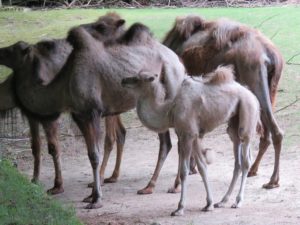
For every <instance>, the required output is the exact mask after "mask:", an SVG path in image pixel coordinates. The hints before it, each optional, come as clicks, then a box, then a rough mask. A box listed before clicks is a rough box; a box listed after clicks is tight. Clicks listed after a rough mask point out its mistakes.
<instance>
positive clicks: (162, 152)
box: [137, 131, 172, 194]
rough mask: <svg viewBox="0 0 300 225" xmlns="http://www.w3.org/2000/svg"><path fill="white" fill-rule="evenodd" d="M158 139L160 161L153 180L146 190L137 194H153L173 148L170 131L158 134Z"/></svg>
mask: <svg viewBox="0 0 300 225" xmlns="http://www.w3.org/2000/svg"><path fill="white" fill-rule="evenodd" d="M158 137H159V142H160V146H159V154H158V160H157V163H156V167H155V171H154V174H153V176H152V177H151V180H150V181H149V183H148V185H147V186H146V187H145V188H143V189H141V190H139V191H138V192H137V193H138V194H152V193H153V190H154V188H155V184H156V181H157V178H158V176H159V173H160V170H161V168H162V166H163V164H164V162H165V160H166V158H167V156H168V153H169V151H170V150H171V148H172V143H171V138H170V132H169V131H167V132H165V133H161V134H158Z"/></svg>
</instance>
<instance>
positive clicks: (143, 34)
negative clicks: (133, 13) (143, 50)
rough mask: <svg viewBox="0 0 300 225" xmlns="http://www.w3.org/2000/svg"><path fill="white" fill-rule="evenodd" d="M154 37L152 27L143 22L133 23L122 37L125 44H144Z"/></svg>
mask: <svg viewBox="0 0 300 225" xmlns="http://www.w3.org/2000/svg"><path fill="white" fill-rule="evenodd" d="M150 39H152V33H151V31H150V29H149V28H148V27H147V26H145V25H144V24H141V23H135V24H133V25H132V26H131V27H130V28H129V29H128V30H127V31H126V32H125V33H124V35H123V36H122V37H121V38H120V42H121V43H123V44H138V43H139V44H143V43H146V42H148V41H149V40H150Z"/></svg>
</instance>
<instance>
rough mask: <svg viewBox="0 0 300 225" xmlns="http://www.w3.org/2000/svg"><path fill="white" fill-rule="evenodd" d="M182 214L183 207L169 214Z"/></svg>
mask: <svg viewBox="0 0 300 225" xmlns="http://www.w3.org/2000/svg"><path fill="white" fill-rule="evenodd" d="M183 214H184V212H183V209H177V210H175V211H174V212H172V213H171V216H182V215H183Z"/></svg>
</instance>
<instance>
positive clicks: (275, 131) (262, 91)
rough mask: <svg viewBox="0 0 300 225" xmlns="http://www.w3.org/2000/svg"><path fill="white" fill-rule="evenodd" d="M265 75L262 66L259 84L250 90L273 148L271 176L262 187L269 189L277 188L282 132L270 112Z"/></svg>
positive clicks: (264, 69)
mask: <svg viewBox="0 0 300 225" xmlns="http://www.w3.org/2000/svg"><path fill="white" fill-rule="evenodd" d="M266 74H267V70H266V68H265V66H262V67H261V70H260V72H259V76H260V81H261V82H256V83H255V86H254V87H253V88H252V90H253V92H254V94H255V95H256V97H257V99H258V100H259V103H260V106H261V111H262V113H261V114H262V120H263V124H264V125H265V126H266V127H268V128H269V130H270V132H271V135H272V141H273V146H274V150H275V163H274V169H273V174H272V176H271V179H270V181H269V183H267V184H264V185H263V187H264V188H267V189H271V188H276V187H279V160H280V153H281V147H282V139H283V132H282V131H281V129H280V127H279V126H278V124H277V122H276V119H275V117H274V115H273V112H272V104H271V100H270V94H269V88H268V83H267V75H266Z"/></svg>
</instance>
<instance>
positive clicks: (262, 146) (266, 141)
mask: <svg viewBox="0 0 300 225" xmlns="http://www.w3.org/2000/svg"><path fill="white" fill-rule="evenodd" d="M270 144H271V137H270V130H269V129H268V128H267V127H264V134H263V137H261V138H260V142H259V151H258V155H257V157H256V159H255V161H254V163H253V165H252V167H251V169H250V171H249V173H248V177H252V176H256V175H257V170H258V167H259V164H260V161H261V159H262V157H263V155H264V154H265V152H266V151H267V149H268V147H269V145H270Z"/></svg>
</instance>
